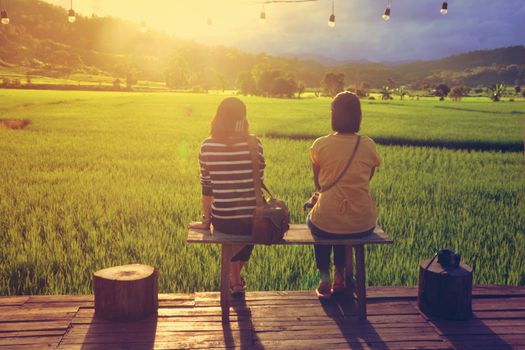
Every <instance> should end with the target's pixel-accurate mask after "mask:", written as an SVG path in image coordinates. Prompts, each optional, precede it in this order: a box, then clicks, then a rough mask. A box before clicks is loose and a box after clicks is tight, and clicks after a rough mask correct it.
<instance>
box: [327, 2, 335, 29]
mask: <svg viewBox="0 0 525 350" xmlns="http://www.w3.org/2000/svg"><path fill="white" fill-rule="evenodd" d="M328 26H329V27H330V28H333V27H335V14H334V0H332V14H331V15H330V18H329V19H328Z"/></svg>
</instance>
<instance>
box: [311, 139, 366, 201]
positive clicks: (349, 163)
mask: <svg viewBox="0 0 525 350" xmlns="http://www.w3.org/2000/svg"><path fill="white" fill-rule="evenodd" d="M360 143H361V135H357V143H356V144H355V148H354V151H353V152H352V155H351V156H350V159H349V160H348V163H346V166H345V168H344V169H343V171H342V172H341V174H339V176H338V177H337V179H335V181H334V182H332V183H331V184H330V185H328V186H326V187H325V188H322V189H321V190H320V191H319V192H321V193H323V192H326V191H328V190H329V189H331V188H332V187H334V186H335V185H337V183H338V182H339V180H341V179H342V178H343V176H344V175H345V174H346V172H347V170H348V168H350V165H351V164H352V162H353V161H354V158H355V155H356V153H357V149H358V148H359V144H360Z"/></svg>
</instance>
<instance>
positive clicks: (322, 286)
mask: <svg viewBox="0 0 525 350" xmlns="http://www.w3.org/2000/svg"><path fill="white" fill-rule="evenodd" d="M315 294H317V297H318V298H319V299H330V298H331V297H332V292H331V290H330V282H328V283H326V282H319V286H318V287H317V289H316V290H315Z"/></svg>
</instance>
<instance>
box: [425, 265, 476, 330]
mask: <svg viewBox="0 0 525 350" xmlns="http://www.w3.org/2000/svg"><path fill="white" fill-rule="evenodd" d="M429 262H430V259H429V260H425V261H423V262H422V263H421V264H420V266H419V293H418V304H419V309H420V310H421V311H423V312H424V313H426V314H428V315H431V316H435V317H439V318H443V319H447V320H465V319H468V318H470V317H471V316H472V268H471V267H470V266H468V265H466V264H463V263H461V264H460V265H459V267H457V268H447V269H445V268H443V267H442V266H441V264H439V263H438V262H437V261H433V262H432V263H431V264H430V266H429V267H428V269H427V266H428V264H429Z"/></svg>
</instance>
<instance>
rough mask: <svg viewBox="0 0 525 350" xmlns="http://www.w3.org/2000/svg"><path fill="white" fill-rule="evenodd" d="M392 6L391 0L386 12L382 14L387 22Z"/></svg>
mask: <svg viewBox="0 0 525 350" xmlns="http://www.w3.org/2000/svg"><path fill="white" fill-rule="evenodd" d="M391 8H392V2H391V1H389V2H388V5H386V8H385V12H384V13H383V16H382V17H383V20H384V21H385V22H387V21H388V20H389V19H390V12H391Z"/></svg>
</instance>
